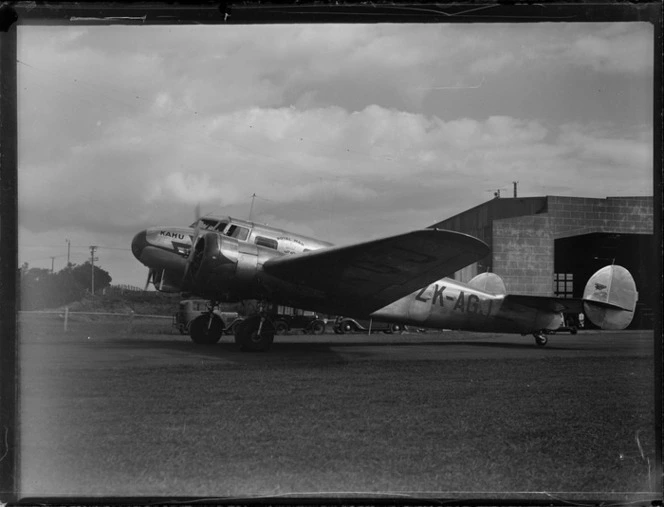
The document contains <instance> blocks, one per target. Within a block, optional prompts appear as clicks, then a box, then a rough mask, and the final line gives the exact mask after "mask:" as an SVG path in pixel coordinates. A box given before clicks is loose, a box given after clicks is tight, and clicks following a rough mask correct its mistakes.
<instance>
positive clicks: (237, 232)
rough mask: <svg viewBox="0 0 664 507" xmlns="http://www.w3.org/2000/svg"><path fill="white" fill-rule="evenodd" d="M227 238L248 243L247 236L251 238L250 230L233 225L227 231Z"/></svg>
mask: <svg viewBox="0 0 664 507" xmlns="http://www.w3.org/2000/svg"><path fill="white" fill-rule="evenodd" d="M226 236H230V237H231V238H236V239H239V240H240V241H246V239H247V236H249V229H247V228H246V227H240V226H239V225H231V226H230V227H229V228H228V230H227V231H226Z"/></svg>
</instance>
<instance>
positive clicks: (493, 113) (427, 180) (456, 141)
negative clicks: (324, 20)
mask: <svg viewBox="0 0 664 507" xmlns="http://www.w3.org/2000/svg"><path fill="white" fill-rule="evenodd" d="M20 33H21V34H22V35H20V41H19V42H20V45H19V60H21V61H22V62H24V63H23V64H20V65H19V108H20V110H19V132H20V139H19V152H20V157H19V159H20V160H19V164H20V167H19V169H20V170H19V203H20V216H19V220H20V223H21V228H22V231H24V234H31V235H32V236H30V237H31V238H32V237H34V238H38V237H39V234H47V235H51V236H53V235H57V234H58V231H65V232H62V233H63V234H73V233H72V231H76V232H77V233H78V234H80V235H81V237H84V236H85V234H87V235H88V236H89V237H90V238H93V237H94V238H95V239H94V241H95V242H97V243H99V244H104V238H105V237H106V238H108V241H113V242H118V243H121V244H122V245H125V244H126V245H128V244H129V242H130V241H131V237H132V236H133V234H135V232H136V231H137V230H140V229H141V228H144V227H147V226H149V225H155V224H169V223H170V224H188V223H189V222H191V221H192V220H193V215H194V212H193V210H194V207H195V205H196V204H197V203H199V202H200V203H201V206H202V208H203V210H204V212H209V211H215V212H221V213H228V214H231V215H234V214H236V215H238V216H243V217H244V216H246V215H247V214H248V212H249V208H250V205H251V196H252V194H254V193H255V194H256V195H257V196H258V198H257V199H256V201H255V207H254V214H255V216H256V217H259V218H261V219H264V220H266V221H269V222H270V223H273V224H275V225H280V224H283V226H284V227H285V228H290V229H294V230H302V231H303V232H306V231H313V233H315V234H313V235H317V236H320V237H325V238H327V239H331V240H333V241H335V242H340V243H343V242H349V241H353V240H360V239H365V238H368V237H377V236H380V235H386V234H392V233H394V232H396V231H405V230H408V229H409V228H417V227H422V226H425V225H429V224H431V223H434V222H435V221H438V220H442V219H444V218H446V217H448V216H450V215H452V214H454V213H458V212H460V211H463V210H464V209H467V208H469V207H472V206H474V205H476V204H479V203H481V202H483V201H485V200H487V199H488V198H490V197H491V196H492V194H493V191H494V190H495V189H497V188H505V187H507V188H508V189H509V190H511V182H512V181H516V180H518V181H519V182H520V183H519V185H520V187H519V188H520V189H521V192H522V193H523V194H524V195H533V194H541V193H547V192H549V191H551V192H554V191H555V192H558V191H560V190H559V189H560V188H561V187H565V186H568V187H569V192H570V193H571V194H572V195H590V196H604V194H605V193H609V194H611V195H616V194H620V193H621V192H626V193H639V192H648V191H649V190H650V180H651V171H652V156H651V154H650V151H651V147H652V128H651V127H650V125H649V124H648V123H647V119H646V120H644V121H643V124H639V125H635V124H633V123H625V122H624V118H622V117H621V115H620V114H619V111H620V110H619V109H616V111H615V112H612V111H613V110H609V111H607V112H606V114H607V115H608V116H607V117H608V118H609V121H608V122H607V123H605V124H604V126H603V127H601V128H600V127H598V126H597V125H594V124H592V123H591V122H592V120H593V116H592V115H588V119H587V120H586V119H585V117H584V119H583V123H578V124H572V123H569V122H567V123H565V122H563V124H562V125H560V124H559V122H557V121H552V120H551V118H552V117H553V116H554V113H555V112H554V111H550V110H546V107H544V106H543V104H545V102H544V101H539V100H537V101H535V102H536V103H537V105H538V107H539V109H537V108H536V109H532V108H530V109H528V108H527V107H526V106H524V108H523V109H518V108H517V107H513V105H511V104H503V103H501V100H500V98H496V97H502V95H501V94H500V92H501V91H503V90H504V89H507V88H509V89H510V90H514V92H515V97H516V100H517V101H518V102H519V104H521V103H523V104H527V103H529V100H528V99H530V103H531V104H532V103H533V101H532V94H533V93H534V92H535V91H536V92H537V93H539V94H541V95H542V96H546V97H558V96H569V95H567V94H570V93H573V92H576V91H577V89H576V88H575V89H571V88H569V87H565V88H563V87H562V85H561V79H560V76H567V75H570V74H573V75H574V76H577V75H580V74H578V73H583V75H584V76H585V75H587V74H588V73H594V74H598V75H599V74H601V75H602V79H603V78H604V77H606V82H607V83H609V82H611V83H622V82H618V81H613V80H612V78H613V77H614V74H616V73H623V74H628V75H630V76H632V75H634V74H635V73H639V72H641V73H642V72H644V70H645V71H647V70H648V66H647V65H645V60H646V58H645V57H644V58H641V57H640V56H638V55H637V52H638V51H637V49H638V48H639V47H641V46H642V45H643V44H644V43H645V42H644V41H646V42H647V40H648V37H650V36H651V35H652V32H651V31H650V30H649V29H648V28H644V26H643V25H642V24H624V26H623V25H620V26H618V25H615V24H597V25H590V24H588V25H583V26H577V25H574V24H569V25H563V26H561V25H559V24H555V26H554V24H551V25H546V24H544V25H542V24H538V26H536V27H535V26H531V25H486V26H482V27H480V26H476V25H467V26H465V25H464V26H461V25H434V24H432V25H388V24H384V25H354V24H353V25H351V24H349V25H306V26H298V25H272V26H241V27H240V26H232V27H224V30H219V29H218V27H149V28H147V29H145V30H144V29H142V28H141V29H139V28H137V27H112V28H111V27H95V28H83V29H82V28H79V27H76V28H72V27H67V28H63V27H26V29H25V31H24V30H21V32H20ZM621 44H624V46H625V47H624V48H621V47H619V46H620V45H621ZM650 54H651V56H652V53H650ZM630 55H631V57H632V59H633V60H635V62H630V61H628V60H629V59H630ZM650 59H651V60H652V58H651V57H650ZM644 65H645V67H644ZM648 65H650V64H648ZM543 69H544V70H546V72H545V73H544V74H542V70H543ZM528 73H531V74H528ZM535 74H537V75H540V74H542V75H545V76H546V79H540V80H539V81H537V86H535V85H534V84H533V83H534V81H533V79H529V76H533V75H535ZM514 75H516V76H518V77H512V76H514ZM549 77H551V79H549ZM538 79H539V78H538ZM614 86H616V87H618V88H617V89H618V90H622V88H620V86H621V85H620V84H618V85H614ZM501 87H502V88H501ZM448 88H451V89H450V90H448ZM457 88H458V89H457ZM464 88H466V89H464ZM533 88H536V89H535V90H533ZM625 97H626V99H625V104H624V107H630V105H632V104H633V102H630V100H632V99H631V98H630V97H631V96H630V95H629V94H627V95H625ZM628 99H629V100H628ZM607 100H608V99H607ZM582 106H583V104H581V106H580V107H579V108H578V113H579V115H581V116H585V113H586V112H587V111H586V110H585V109H584V108H583V107H582ZM567 107H569V106H567ZM560 108H562V109H564V106H560ZM604 109H606V108H604ZM459 111H460V112H459ZM575 112H576V111H575ZM625 168H628V169H629V170H625ZM588 175H590V176H591V177H588ZM602 175H609V176H607V177H602ZM600 180H601V185H600V184H598V181H600ZM567 182H573V183H567ZM616 189H618V190H616ZM427 217H428V218H427ZM51 236H48V237H49V238H50V237H51ZM81 241H83V240H81ZM87 241H93V240H92V239H90V240H87Z"/></svg>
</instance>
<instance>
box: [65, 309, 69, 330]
mask: <svg viewBox="0 0 664 507" xmlns="http://www.w3.org/2000/svg"><path fill="white" fill-rule="evenodd" d="M68 323H69V307H68V306H65V333H66V332H67V324H68Z"/></svg>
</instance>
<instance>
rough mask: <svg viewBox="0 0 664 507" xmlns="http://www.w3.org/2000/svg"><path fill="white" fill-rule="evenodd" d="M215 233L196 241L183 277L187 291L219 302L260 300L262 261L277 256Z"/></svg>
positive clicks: (208, 233)
mask: <svg viewBox="0 0 664 507" xmlns="http://www.w3.org/2000/svg"><path fill="white" fill-rule="evenodd" d="M265 250H266V249H265V248H264V247H260V246H257V245H254V244H251V243H247V242H244V241H238V240H237V239H235V238H231V237H228V236H223V235H221V234H219V233H216V232H206V233H205V234H202V235H200V236H198V238H196V239H195V242H194V245H193V247H192V249H191V252H190V254H189V258H188V260H187V269H186V271H185V276H184V285H185V288H186V290H188V291H190V292H192V293H194V294H198V295H199V296H202V297H206V298H210V299H216V300H219V301H238V300H242V299H260V298H261V297H262V296H263V294H262V291H261V286H260V282H259V275H260V272H261V271H262V265H263V262H265V260H267V259H268V258H269V257H272V256H274V255H279V254H278V253H277V252H276V251H274V250H269V251H268V252H266V251H265Z"/></svg>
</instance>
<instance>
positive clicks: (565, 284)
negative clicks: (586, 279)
mask: <svg viewBox="0 0 664 507" xmlns="http://www.w3.org/2000/svg"><path fill="white" fill-rule="evenodd" d="M553 276H554V282H555V287H556V288H555V294H556V296H558V297H562V298H571V297H574V273H555V274H554V275H553Z"/></svg>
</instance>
